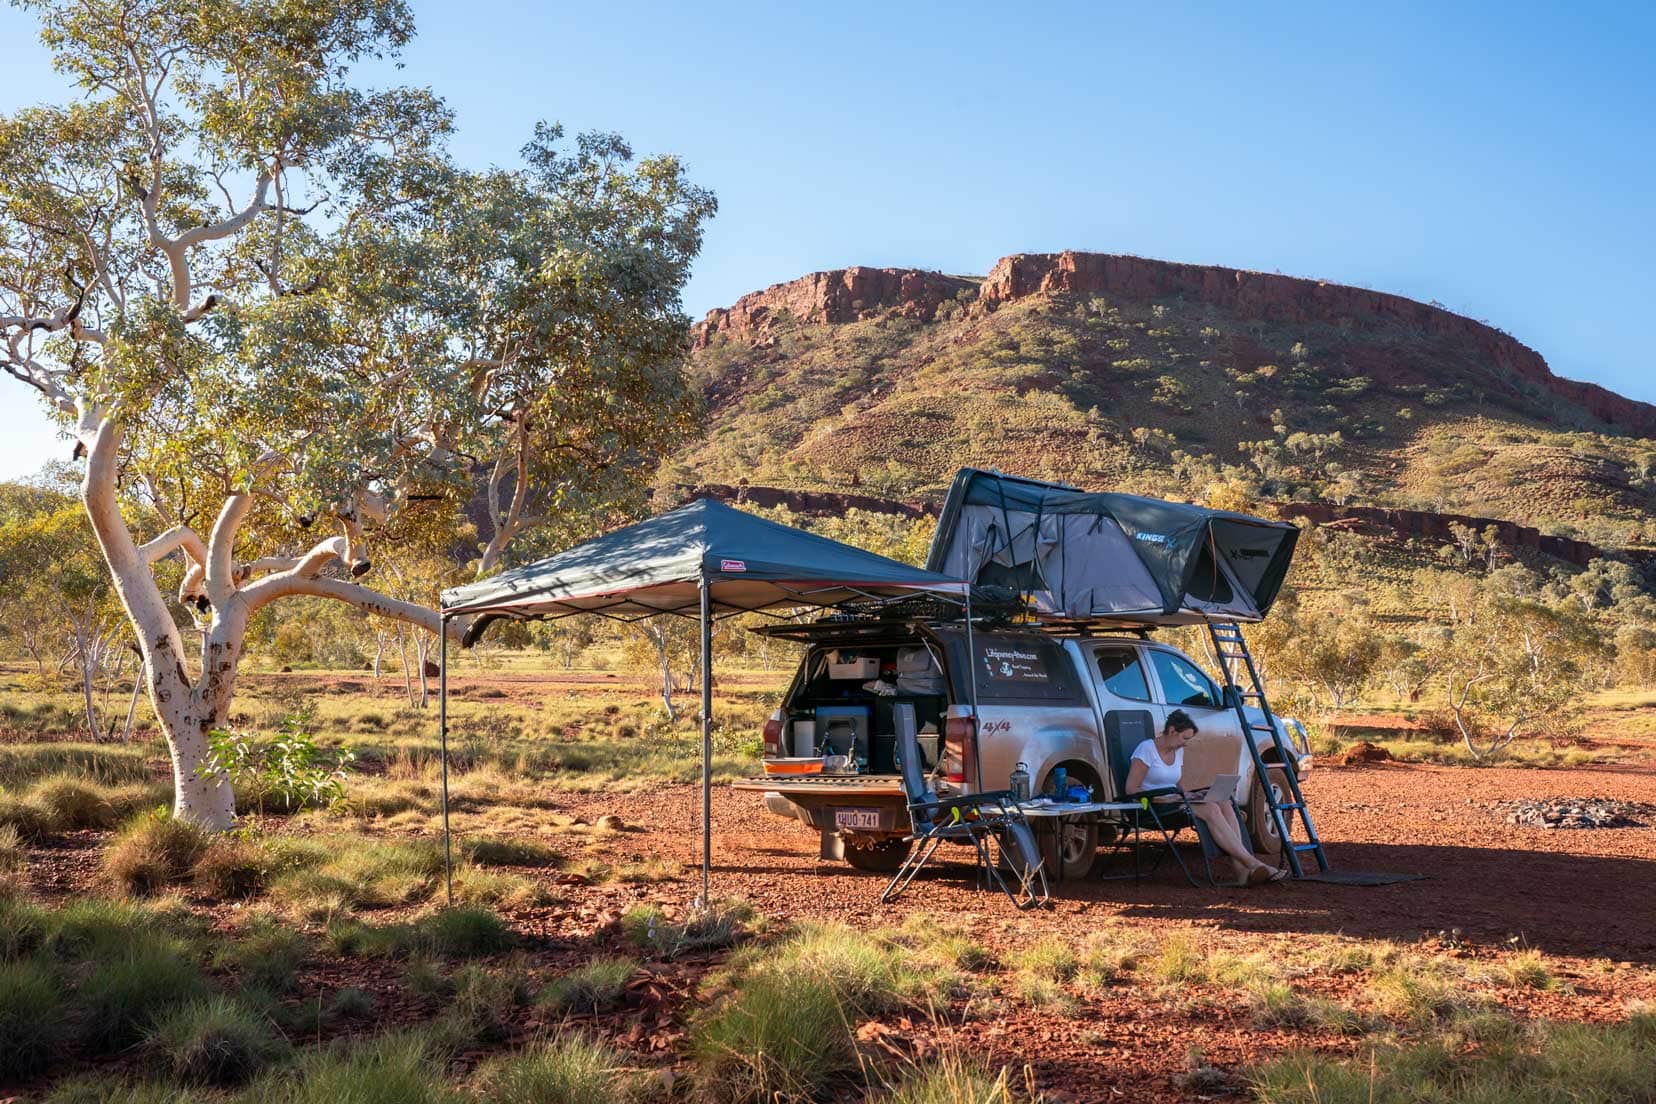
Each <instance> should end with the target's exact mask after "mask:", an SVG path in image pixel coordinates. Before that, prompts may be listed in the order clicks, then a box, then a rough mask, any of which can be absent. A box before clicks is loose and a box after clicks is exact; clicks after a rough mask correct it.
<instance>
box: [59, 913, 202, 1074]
mask: <svg viewBox="0 0 1656 1104" xmlns="http://www.w3.org/2000/svg"><path fill="white" fill-rule="evenodd" d="M206 993H207V982H206V979H205V978H204V977H203V976H202V974H201V971H200V970H199V969H197V968H196V966H195V964H194V963H193V962H191V961H190V960H189V959H188V958H186V957H183V956H182V955H181V954H180V949H179V948H178V947H177V945H172V946H169V945H168V942H167V941H164V940H157V939H146V940H141V941H139V942H138V943H137V944H135V945H134V946H133V947H131V948H130V949H128V950H127V951H126V952H124V953H118V954H116V955H113V956H111V957H109V958H104V959H99V960H94V961H93V962H92V964H91V972H90V973H89V974H87V976H86V980H85V981H83V982H82V983H81V986H80V989H79V990H77V991H76V994H75V1003H76V1005H77V1006H78V1008H79V1011H80V1017H81V1032H82V1041H83V1042H84V1043H85V1044H86V1046H88V1047H89V1048H91V1049H93V1050H95V1051H98V1052H100V1053H110V1052H113V1051H117V1050H121V1049H124V1048H125V1047H127V1046H128V1045H130V1044H132V1043H134V1042H137V1041H138V1039H139V1037H140V1035H141V1034H142V1032H143V1029H144V1028H145V1027H147V1026H148V1025H149V1023H150V1022H151V1021H152V1020H153V1019H154V1018H155V1017H156V1016H158V1015H160V1014H162V1013H163V1012H165V1011H167V1010H169V1009H171V1008H173V1007H175V1006H177V1005H181V1004H186V1003H188V1002H190V1001H193V1000H198V999H200V998H202V997H204V996H206Z"/></svg>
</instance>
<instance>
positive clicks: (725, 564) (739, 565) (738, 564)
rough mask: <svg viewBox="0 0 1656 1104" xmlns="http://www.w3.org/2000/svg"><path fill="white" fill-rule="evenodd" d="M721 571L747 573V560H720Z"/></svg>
mask: <svg viewBox="0 0 1656 1104" xmlns="http://www.w3.org/2000/svg"><path fill="white" fill-rule="evenodd" d="M719 570H720V571H746V570H747V561H746V560H720V561H719Z"/></svg>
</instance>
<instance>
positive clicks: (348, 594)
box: [240, 571, 471, 640]
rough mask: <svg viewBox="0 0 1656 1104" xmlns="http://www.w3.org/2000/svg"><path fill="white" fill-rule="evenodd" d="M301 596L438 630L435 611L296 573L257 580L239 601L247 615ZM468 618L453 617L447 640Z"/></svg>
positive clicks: (463, 628) (343, 582)
mask: <svg viewBox="0 0 1656 1104" xmlns="http://www.w3.org/2000/svg"><path fill="white" fill-rule="evenodd" d="M299 594H305V595H310V596H311V597H314V598H332V599H334V600H335V601H338V602H344V603H346V604H347V605H351V606H355V607H356V608H357V609H359V610H362V611H363V612H364V613H372V614H378V615H379V616H381V617H389V618H392V619H393V620H396V621H406V622H408V623H409V624H412V625H418V626H419V627H420V628H422V629H425V630H426V631H427V632H429V633H433V634H435V633H437V632H439V631H441V627H442V621H441V618H440V617H439V616H438V613H437V611H436V610H434V609H431V608H429V607H427V606H421V605H416V604H415V603H413V602H405V601H402V600H401V599H399V598H392V597H389V596H387V595H384V594H381V593H380V592H379V591H377V590H370V589H369V588H368V587H365V586H362V585H361V584H359V583H352V582H347V581H346V580H344V579H332V578H319V577H314V576H310V577H307V576H303V575H300V574H299V573H298V572H297V571H287V572H283V573H282V574H280V575H271V576H268V577H266V578H265V579H262V580H260V581H259V582H258V583H257V584H255V585H254V586H250V587H247V588H246V589H244V590H243V591H242V592H241V595H240V597H241V599H242V600H243V601H245V602H247V603H248V612H249V613H252V612H253V611H254V610H257V609H259V608H260V607H261V606H264V605H266V604H267V603H270V602H274V601H275V600H276V599H278V598H288V597H292V596H293V595H299ZM470 623H471V618H469V617H463V618H454V619H453V620H451V621H450V622H449V626H448V634H449V639H450V640H459V639H460V638H461V637H463V636H464V635H465V631H466V627H467V626H468V625H469V624H470Z"/></svg>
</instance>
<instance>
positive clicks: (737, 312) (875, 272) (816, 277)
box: [691, 266, 977, 349]
mask: <svg viewBox="0 0 1656 1104" xmlns="http://www.w3.org/2000/svg"><path fill="white" fill-rule="evenodd" d="M976 290H977V282H976V281H975V280H968V279H963V278H962V277H959V276H945V275H943V274H942V273H941V272H922V271H919V270H917V269H906V268H863V267H861V266H857V267H854V268H846V269H841V270H839V271H837V272H813V273H811V274H810V275H809V276H802V277H800V278H799V279H797V280H790V281H788V282H787V283H785V284H772V285H771V286H770V287H768V288H766V289H765V290H763V291H755V292H752V293H750V294H747V295H744V296H742V297H741V298H740V299H738V300H736V302H735V303H734V304H733V305H732V306H730V307H729V308H726V309H720V310H713V311H709V312H708V314H707V317H706V318H705V319H703V320H702V321H701V322H700V323H698V324H697V325H696V326H695V328H694V329H693V330H692V331H691V341H692V343H693V344H694V346H695V347H696V348H698V349H700V348H703V347H705V346H706V345H707V343H708V341H709V340H711V339H712V337H713V335H714V334H718V333H723V334H726V335H728V336H730V337H732V338H734V339H736V340H739V341H741V340H745V341H758V340H762V339H763V337H764V336H765V334H766V331H767V330H768V328H769V324H770V322H771V321H772V320H773V319H775V318H777V317H778V316H780V315H782V314H784V313H786V314H790V315H792V316H793V317H795V318H798V319H801V320H803V321H806V322H823V323H828V324H830V325H837V324H840V323H844V322H856V321H858V320H860V319H863V318H872V317H874V316H875V315H880V314H885V313H887V312H889V311H896V312H898V313H900V314H904V315H908V316H910V317H914V318H922V319H924V320H926V321H928V322H929V321H931V319H932V317H933V316H934V315H935V314H936V313H937V308H938V306H939V305H941V304H942V303H943V302H944V301H945V300H949V299H954V298H955V297H956V296H957V295H959V294H960V292H962V291H967V292H972V293H974V294H975V292H976Z"/></svg>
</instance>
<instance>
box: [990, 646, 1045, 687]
mask: <svg viewBox="0 0 1656 1104" xmlns="http://www.w3.org/2000/svg"><path fill="white" fill-rule="evenodd" d="M983 666H984V668H985V670H987V672H988V674H989V677H990V678H995V679H1006V680H1008V681H1013V682H1046V681H1047V680H1048V677H1049V676H1048V674H1047V669H1046V666H1045V664H1043V663H1042V662H1041V656H1040V654H1039V653H1038V652H1035V651H1033V650H1027V651H1026V650H1024V649H1022V648H1012V647H995V646H989V647H985V648H984V649H983Z"/></svg>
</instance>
